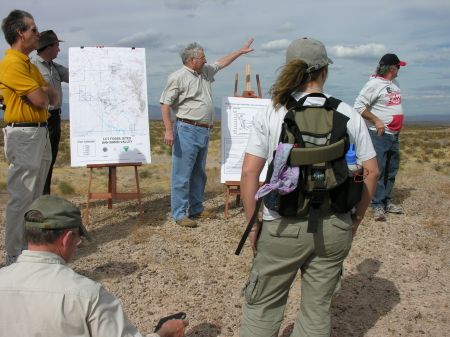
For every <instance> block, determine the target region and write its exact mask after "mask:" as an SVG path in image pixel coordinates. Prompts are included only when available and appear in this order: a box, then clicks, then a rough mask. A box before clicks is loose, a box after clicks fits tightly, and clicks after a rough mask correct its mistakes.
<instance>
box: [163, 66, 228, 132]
mask: <svg viewBox="0 0 450 337" xmlns="http://www.w3.org/2000/svg"><path fill="white" fill-rule="evenodd" d="M219 70H220V64H219V62H214V63H212V64H205V66H204V67H203V70H202V72H201V73H197V72H196V71H194V70H192V69H190V68H188V67H186V66H183V68H181V69H179V70H177V71H175V72H174V73H172V74H170V75H169V78H168V80H167V85H166V88H165V89H164V91H163V93H162V94H161V98H160V99H159V103H161V104H166V105H169V106H170V107H171V108H172V110H173V113H174V114H175V115H176V116H177V117H178V118H182V119H188V120H191V121H196V122H199V123H203V124H209V125H212V124H213V121H214V103H213V100H212V94H211V83H212V82H214V75H215V74H216V73H217V72H218V71H219Z"/></svg>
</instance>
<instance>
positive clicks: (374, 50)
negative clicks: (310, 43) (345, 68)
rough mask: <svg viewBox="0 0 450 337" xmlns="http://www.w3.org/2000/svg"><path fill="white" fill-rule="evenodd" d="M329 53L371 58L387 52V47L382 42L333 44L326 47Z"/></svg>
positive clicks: (338, 56)
mask: <svg viewBox="0 0 450 337" xmlns="http://www.w3.org/2000/svg"><path fill="white" fill-rule="evenodd" d="M327 51H328V53H329V54H330V55H332V56H334V57H337V58H350V59H353V58H373V57H377V58H378V57H380V56H381V55H383V54H386V53H387V49H386V47H385V46H384V45H382V44H375V43H369V44H366V45H359V46H349V47H346V46H333V47H329V48H327Z"/></svg>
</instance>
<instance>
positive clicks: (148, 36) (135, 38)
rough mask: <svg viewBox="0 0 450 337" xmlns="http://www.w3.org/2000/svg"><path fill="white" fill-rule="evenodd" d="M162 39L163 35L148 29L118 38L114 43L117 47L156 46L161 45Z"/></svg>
mask: <svg viewBox="0 0 450 337" xmlns="http://www.w3.org/2000/svg"><path fill="white" fill-rule="evenodd" d="M162 39H163V36H162V34H161V33H159V32H156V31H154V30H153V29H149V30H146V31H143V32H138V33H136V34H133V35H131V36H128V37H125V38H123V39H120V40H119V41H117V42H116V43H115V45H116V46H119V47H146V48H156V47H160V46H162V41H161V40H162Z"/></svg>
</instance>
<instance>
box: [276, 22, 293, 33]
mask: <svg viewBox="0 0 450 337" xmlns="http://www.w3.org/2000/svg"><path fill="white" fill-rule="evenodd" d="M295 29H297V27H296V26H295V24H294V23H292V22H286V23H285V24H284V25H282V26H280V27H278V28H277V32H280V33H284V32H292V31H293V30H295Z"/></svg>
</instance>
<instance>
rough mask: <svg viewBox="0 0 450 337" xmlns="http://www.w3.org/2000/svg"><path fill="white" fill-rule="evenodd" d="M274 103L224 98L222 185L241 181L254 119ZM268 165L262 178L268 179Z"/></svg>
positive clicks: (262, 179)
mask: <svg viewBox="0 0 450 337" xmlns="http://www.w3.org/2000/svg"><path fill="white" fill-rule="evenodd" d="M271 102H272V101H271V100H270V99H256V98H242V97H222V167H221V177H220V181H221V183H225V182H226V181H240V180H241V170H242V163H243V161H244V154H245V152H244V151H245V147H246V146H247V139H248V136H249V134H250V130H251V129H252V124H253V117H254V116H255V114H257V113H263V110H264V109H265V107H266V106H268V105H269V104H270V103H271ZM266 171H267V164H266V167H265V168H264V170H263V172H262V173H261V176H260V181H264V179H265V178H266Z"/></svg>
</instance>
